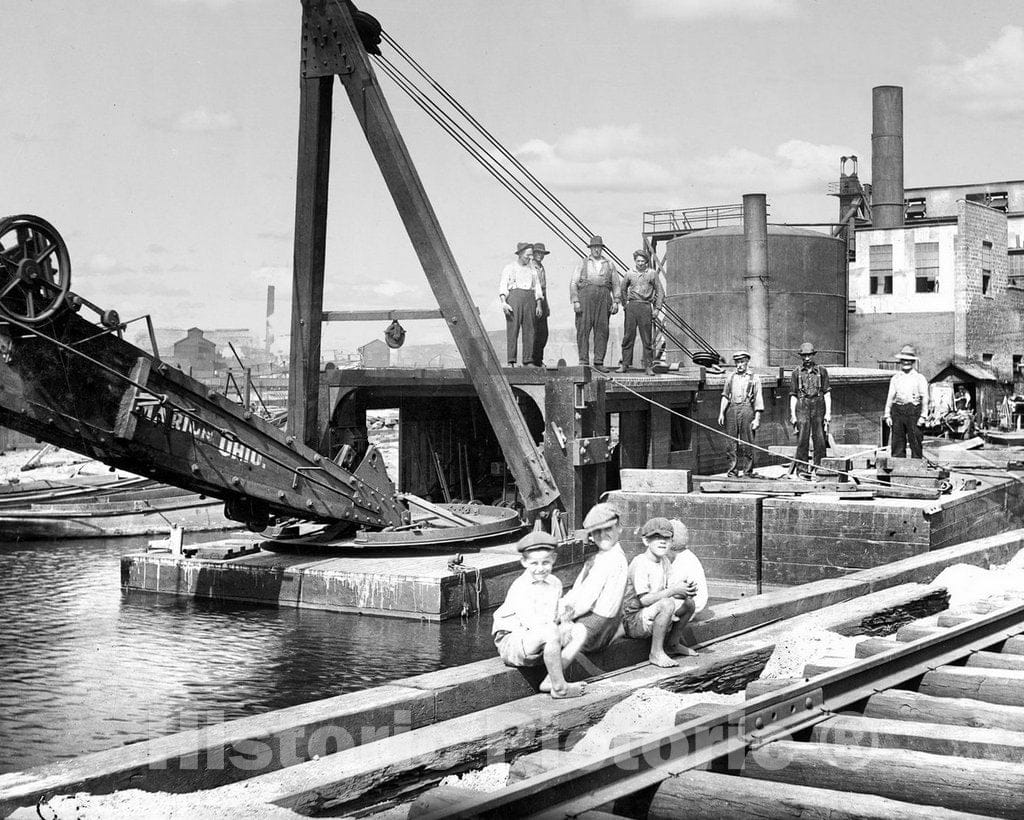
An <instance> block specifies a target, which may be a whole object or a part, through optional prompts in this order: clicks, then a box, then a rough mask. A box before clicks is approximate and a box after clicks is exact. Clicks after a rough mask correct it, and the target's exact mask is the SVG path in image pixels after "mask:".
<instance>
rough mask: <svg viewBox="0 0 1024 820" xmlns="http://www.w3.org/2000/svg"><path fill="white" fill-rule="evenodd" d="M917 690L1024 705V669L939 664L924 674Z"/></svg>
mask: <svg viewBox="0 0 1024 820" xmlns="http://www.w3.org/2000/svg"><path fill="white" fill-rule="evenodd" d="M918 691H919V692H921V693H922V694H925V695H937V696H939V697H944V698H973V699H975V700H984V701H988V702H989V703H1000V704H1002V705H1003V706H1024V672H1020V671H1016V670H1012V669H984V668H978V667H967V666H940V667H939V668H938V669H936V670H934V671H932V672H926V673H925V676H924V677H923V678H922V679H921V685H920V686H919V687H918Z"/></svg>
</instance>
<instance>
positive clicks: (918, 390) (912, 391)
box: [885, 370, 928, 416]
mask: <svg viewBox="0 0 1024 820" xmlns="http://www.w3.org/2000/svg"><path fill="white" fill-rule="evenodd" d="M918 403H920V405H921V415H922V416H927V415H928V380H927V379H925V377H924V376H923V375H921V373H919V372H918V371H917V370H911V371H910V372H909V373H904V372H903V371H902V370H901V371H900V372H899V373H897V374H896V375H895V376H893V377H892V378H891V379H889V395H888V396H887V397H886V399H885V415H887V416H888V415H889V411H890V410H891V409H892V406H893V404H918Z"/></svg>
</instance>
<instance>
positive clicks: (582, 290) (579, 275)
mask: <svg viewBox="0 0 1024 820" xmlns="http://www.w3.org/2000/svg"><path fill="white" fill-rule="evenodd" d="M569 300H570V301H571V302H572V309H573V310H574V311H575V312H576V349H577V352H578V353H579V357H580V364H581V365H586V364H587V363H589V362H590V336H591V333H593V336H594V369H595V370H600V371H601V372H602V373H604V372H607V371H606V368H605V366H604V354H605V353H606V352H607V350H608V321H609V317H610V316H611V314H613V313H618V312H619V302H620V301H621V297H620V295H619V275H618V274H617V273H616V272H615V269H614V268H613V267H612V263H611V262H609V261H608V260H607V259H605V258H604V242H603V241H602V239H601V237H600V236H592V237H591V238H590V256H588V257H587V258H586V259H584V260H583V261H582V262H580V264H579V265H578V266H577V267H576V270H575V271H574V272H573V275H572V278H571V279H570V280H569Z"/></svg>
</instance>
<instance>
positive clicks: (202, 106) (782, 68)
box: [0, 0, 1024, 352]
mask: <svg viewBox="0 0 1024 820" xmlns="http://www.w3.org/2000/svg"><path fill="white" fill-rule="evenodd" d="M358 5H360V7H361V8H362V9H364V10H365V11H367V12H369V13H371V14H374V15H375V16H376V17H378V19H379V20H380V21H381V23H382V24H383V26H384V28H385V30H386V31H387V32H389V33H390V34H391V35H392V36H393V37H394V38H395V39H396V40H397V41H398V42H399V43H400V44H401V45H402V46H404V47H405V48H406V49H408V50H409V51H410V52H411V53H412V54H413V55H414V56H415V57H416V58H417V59H418V60H419V61H420V62H421V63H423V65H424V66H426V67H427V68H428V69H429V70H430V71H431V72H432V73H433V74H434V75H435V76H436V77H437V78H438V79H439V80H440V81H441V82H442V83H443V84H444V85H445V86H446V87H447V88H448V89H449V90H450V91H451V92H452V93H453V94H455V96H456V97H458V98H459V99H460V100H461V101H462V102H463V103H464V104H465V105H466V107H467V108H468V109H469V110H470V111H471V112H472V113H473V114H474V115H475V116H476V117H477V118H478V119H480V120H481V121H482V122H483V123H484V124H485V125H486V126H487V127H488V128H489V129H490V130H491V131H492V132H493V133H494V134H495V135H496V136H498V138H499V139H501V140H502V141H503V142H504V143H505V144H506V145H508V146H509V147H510V148H511V149H512V150H514V151H515V152H516V154H517V156H518V157H519V158H520V159H521V160H522V161H524V162H525V163H526V164H527V165H528V166H529V167H530V169H531V170H532V171H533V172H534V173H535V174H536V175H537V176H538V177H539V178H540V179H541V181H543V182H544V183H545V184H547V185H548V186H549V187H550V188H551V189H552V190H554V191H555V193H556V194H557V195H558V196H559V197H561V198H562V199H563V200H564V201H565V202H566V203H567V204H568V205H569V206H570V207H571V208H572V209H573V210H574V211H575V212H576V213H577V214H578V215H579V216H580V217H581V218H582V219H583V220H584V221H585V222H586V223H587V224H588V225H590V226H592V227H593V229H594V230H595V231H597V232H599V233H601V234H602V235H603V236H604V237H605V240H606V241H607V242H608V244H609V245H611V246H612V247H613V248H614V249H615V250H616V251H617V252H618V253H619V254H620V255H623V256H626V255H628V254H629V252H630V251H631V250H633V249H634V248H635V247H636V246H637V245H638V243H639V241H640V229H641V216H642V213H643V211H645V210H651V209H657V208H681V207H696V206H701V205H716V204H724V203H732V202H739V201H740V198H741V196H742V195H743V194H744V193H752V192H764V193H766V194H767V195H768V200H769V204H770V209H771V217H770V219H771V221H774V222H782V221H786V222H826V221H831V220H834V219H836V218H837V213H836V211H837V204H836V200H835V199H834V198H831V197H828V196H827V195H826V191H827V186H828V184H829V183H830V182H832V181H834V180H835V179H837V177H838V171H839V157H840V156H841V155H843V154H851V153H852V154H857V155H858V157H859V158H860V170H861V178H862V179H863V180H865V181H869V180H870V178H871V168H870V160H871V152H870V132H871V88H872V87H873V86H875V85H890V84H891V85H902V86H903V87H904V113H905V149H906V184H907V186H908V187H914V186H924V185H944V184H957V183H969V182H984V181H995V180H1005V179H1020V178H1024V167H1022V163H1021V161H1020V160H1019V159H1018V154H1019V149H1018V143H1019V141H1020V137H1019V134H1020V132H1021V129H1022V126H1024V94H1022V93H1021V91H1020V89H1021V88H1022V87H1024V27H1022V26H1021V24H1019V23H1017V22H1016V21H1017V20H1018V19H1019V18H1020V13H1019V8H1020V7H1019V4H1016V3H1011V2H999V1H998V0H992V1H991V2H985V3H967V2H942V1H941V0H934V1H929V2H925V0H906V1H905V2H900V3H891V2H884V3H883V2H863V1H862V2H857V3H839V2H823V1H820V2H811V1H810V0H634V1H633V2H627V0H590V2H584V0H567V1H566V2H561V3H552V2H541V1H540V0H523V1H522V2H517V3H497V2H481V0H475V1H474V0H439V2H433V3H408V2H398V0H378V1H377V2H373V0H365V2H363V3H361V4H358ZM4 21H5V26H4V31H5V35H4V47H3V48H2V49H0V76H2V77H3V82H2V83H0V106H2V110H3V111H4V116H3V118H2V120H0V200H2V203H3V204H2V207H0V215H8V214H16V213H35V214H38V215H40V216H42V217H43V218H45V219H48V220H49V221H51V222H52V223H53V224H54V225H55V226H56V227H57V229H58V230H59V231H60V232H61V233H62V235H63V236H64V238H65V240H66V241H67V243H68V246H69V249H70V252H71V258H72V268H73V273H72V289H73V290H75V291H76V292H79V293H81V294H82V295H83V296H85V297H86V298H88V299H89V300H91V301H93V302H96V303H98V304H100V305H101V306H103V307H112V308H116V309H117V310H118V311H119V312H120V314H121V316H122V317H123V318H132V317H134V316H137V315H139V314H142V313H147V312H148V313H150V314H152V315H153V317H154V320H155V322H156V324H157V325H158V326H162V327H166V326H174V327H190V326H193V325H195V326H199V327H249V328H251V329H252V330H253V331H254V332H255V333H257V334H258V335H261V336H262V334H263V327H264V318H263V317H264V307H265V303H266V287H267V285H268V284H273V285H275V286H276V288H277V317H278V322H277V326H276V332H277V334H278V337H279V338H278V341H279V342H280V341H281V338H280V337H281V335H282V334H283V333H284V332H286V331H287V317H288V316H289V315H290V309H289V305H288V300H289V298H290V279H291V256H292V245H291V242H292V223H293V219H294V198H295V167H296V135H297V127H298V65H299V30H300V22H301V6H300V3H299V2H297V0H296V1H295V2H291V0H100V2H90V3H81V2H70V0H32V1H31V2H27V1H25V0H23V1H22V2H15V3H8V4H7V6H6V7H5V9H4ZM381 81H382V86H383V88H384V92H385V94H386V96H387V97H388V99H389V101H390V103H391V105H392V108H393V109H394V112H395V116H396V119H397V121H398V123H399V126H400V127H401V128H402V132H403V135H404V137H405V140H406V143H407V145H408V146H409V149H410V152H411V153H412V156H413V159H414V161H415V162H416V163H417V166H418V170H419V172H420V175H421V177H422V179H423V182H424V186H425V188H426V191H427V193H428V195H429V196H430V197H431V200H432V202H433V205H434V208H435V211H436V212H437V214H438V217H439V219H440V221H441V224H442V227H443V228H444V230H445V232H446V234H447V237H448V240H449V243H450V244H451V246H452V249H453V251H454V253H455V257H456V259H457V260H458V262H459V265H460V268H461V270H462V272H463V275H464V276H465V278H466V280H467V283H468V285H469V288H470V291H471V293H472V294H473V296H474V298H475V299H476V301H477V304H478V305H479V307H480V309H481V313H482V315H483V317H484V321H485V324H486V325H487V327H488V328H490V329H496V328H499V327H501V325H502V323H503V320H502V318H501V314H500V310H499V309H498V306H497V301H496V298H495V290H496V285H497V278H498V272H499V271H500V269H501V267H502V265H504V264H505V262H507V261H508V260H509V259H510V258H511V256H512V252H513V251H514V249H515V245H516V242H518V241H543V242H545V244H547V246H548V247H549V248H550V249H551V250H552V251H553V253H552V254H551V256H549V257H548V259H547V267H548V271H549V280H550V282H551V284H550V286H549V287H550V292H551V297H552V308H553V316H552V321H553V324H554V326H555V327H568V326H569V325H571V311H570V309H569V305H568V297H567V288H566V282H567V280H568V276H569V274H570V272H571V269H572V265H573V263H574V260H575V256H574V255H573V254H572V253H571V252H570V251H569V249H568V248H566V247H564V246H563V245H561V244H560V243H559V241H558V240H557V238H556V237H554V236H552V235H551V234H550V232H549V231H548V230H547V229H546V228H545V227H544V226H542V225H541V224H540V223H539V222H538V221H537V220H536V218H535V217H533V216H532V215H531V214H529V213H528V212H527V211H526V210H525V209H523V208H522V207H521V206H520V205H519V204H518V203H517V202H516V201H515V200H514V199H512V197H511V196H510V195H509V194H508V193H507V192H505V191H504V190H503V189H502V188H500V187H499V186H498V185H497V183H495V182H494V181H493V180H492V179H491V178H490V177H488V176H487V175H486V174H485V173H484V172H483V171H481V170H480V169H479V168H478V167H477V166H475V165H474V164H473V163H472V162H471V161H470V160H469V158H468V157H467V156H466V155H465V154H464V153H463V152H462V151H461V149H459V148H458V146H456V145H455V144H454V143H453V142H452V141H451V140H450V138H448V137H447V136H446V135H444V134H443V133H442V132H441V131H440V129H438V128H437V127H436V126H435V125H434V124H433V123H432V122H430V121H429V120H428V119H427V118H426V116H425V115H423V114H422V112H420V111H419V110H418V109H417V108H415V107H414V106H413V105H412V103H411V102H409V101H408V100H407V99H406V98H405V97H404V96H403V95H402V94H401V93H400V92H399V91H398V90H397V89H396V88H395V87H394V86H393V84H392V83H391V82H390V80H388V79H387V78H384V77H382V78H381ZM334 109H335V114H334V137H333V148H334V150H333V154H332V166H331V172H332V174H331V177H332V179H331V200H330V212H329V222H328V250H327V269H328V276H327V286H326V290H325V300H324V301H325V308H327V309H332V310H345V309H351V308H355V307H360V308H366V307H376V308H390V307H423V306H425V305H433V304H434V300H433V297H432V295H431V293H430V290H429V288H428V287H427V285H426V281H425V278H424V276H423V273H422V270H421V269H420V267H419V265H418V262H417V260H416V257H415V255H414V253H413V251H412V248H411V245H410V243H409V240H408V238H407V237H406V235H405V233H404V229H403V228H402V226H401V223H400V221H399V219H398V217H397V214H396V213H395V210H394V206H393V204H392V202H391V201H390V198H389V196H388V194H387V192H386V189H385V188H384V186H383V183H382V182H381V180H380V174H379V172H378V170H377V167H376V164H375V163H374V161H373V159H372V157H371V155H370V153H369V150H368V148H367V147H366V144H365V140H364V139H363V137H362V134H361V132H360V131H359V129H358V126H357V125H356V123H355V121H354V118H353V116H352V113H351V110H350V108H349V105H348V102H347V99H346V97H345V95H344V91H343V90H342V89H341V87H340V85H338V86H336V90H335V107H334ZM282 322H283V324H282ZM380 324H381V326H380V327H377V326H376V325H375V324H360V325H349V326H345V327H340V326H337V325H329V326H325V338H324V344H323V348H324V351H325V352H328V351H332V350H335V349H341V348H344V349H345V350H347V351H354V350H355V348H356V347H357V346H359V345H362V344H365V343H366V342H367V341H368V340H370V339H372V338H379V337H380V334H381V332H382V331H383V325H384V324H386V323H380ZM407 329H408V331H409V338H408V341H409V343H410V344H424V343H435V342H439V341H446V340H447V338H448V334H447V331H446V330H445V328H444V327H443V325H442V324H441V323H440V322H415V323H408V325H407Z"/></svg>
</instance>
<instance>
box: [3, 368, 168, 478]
mask: <svg viewBox="0 0 1024 820" xmlns="http://www.w3.org/2000/svg"><path fill="white" fill-rule="evenodd" d="M152 366H153V360H152V359H150V358H149V357H148V356H139V358H138V359H136V360H135V364H133V365H132V372H131V373H129V374H128V378H129V379H131V380H132V382H134V384H130V385H128V389H127V390H125V391H124V395H123V396H122V397H121V404H120V406H119V407H118V409H117V418H115V419H114V438H119V439H124V440H126V441H127V440H129V439H131V437H132V436H134V435H135V426H136V424H137V423H138V417H137V416H136V415H135V412H134V410H135V400H136V399H137V398H138V396H139V388H138V387H137V386H136V385H140V384H141V385H143V386H145V385H146V383H147V382H148V381H149V371H150V368H151V367H152ZM40 452H42V451H40ZM21 469H22V470H24V469H25V467H22V468H21Z"/></svg>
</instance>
